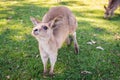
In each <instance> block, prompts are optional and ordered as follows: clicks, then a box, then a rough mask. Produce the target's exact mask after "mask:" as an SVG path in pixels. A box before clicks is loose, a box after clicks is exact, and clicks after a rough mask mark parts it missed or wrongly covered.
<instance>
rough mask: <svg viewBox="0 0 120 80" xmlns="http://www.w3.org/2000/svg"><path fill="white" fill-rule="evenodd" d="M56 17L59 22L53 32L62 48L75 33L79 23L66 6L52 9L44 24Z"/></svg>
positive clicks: (47, 14) (45, 17)
mask: <svg viewBox="0 0 120 80" xmlns="http://www.w3.org/2000/svg"><path fill="white" fill-rule="evenodd" d="M56 17H58V20H57V21H56V22H55V24H54V26H55V27H56V28H55V29H54V30H53V35H54V37H55V39H56V40H57V42H58V43H59V44H58V45H59V47H61V46H62V43H63V42H64V41H65V39H66V38H67V37H68V35H69V34H73V33H74V32H75V30H76V28H77V22H76V19H75V17H74V15H73V14H72V12H71V11H70V10H69V9H68V8H67V7H64V6H58V7H52V8H51V9H50V10H49V11H48V12H47V13H46V14H45V16H44V17H43V20H42V22H46V23H47V22H49V21H51V20H53V19H54V18H56Z"/></svg>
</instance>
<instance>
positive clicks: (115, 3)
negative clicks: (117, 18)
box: [104, 0, 120, 19]
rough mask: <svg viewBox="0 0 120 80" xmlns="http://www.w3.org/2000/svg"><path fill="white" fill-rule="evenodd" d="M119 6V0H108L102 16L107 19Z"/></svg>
mask: <svg viewBox="0 0 120 80" xmlns="http://www.w3.org/2000/svg"><path fill="white" fill-rule="evenodd" d="M119 6H120V0H109V3H108V7H106V6H104V8H105V15H104V18H106V19H108V18H110V17H112V16H113V15H114V11H115V10H116V9H117V8H118V7H119Z"/></svg>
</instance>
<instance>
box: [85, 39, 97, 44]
mask: <svg viewBox="0 0 120 80" xmlns="http://www.w3.org/2000/svg"><path fill="white" fill-rule="evenodd" d="M87 44H89V45H92V44H96V42H95V41H94V40H92V39H91V41H89V42H87Z"/></svg>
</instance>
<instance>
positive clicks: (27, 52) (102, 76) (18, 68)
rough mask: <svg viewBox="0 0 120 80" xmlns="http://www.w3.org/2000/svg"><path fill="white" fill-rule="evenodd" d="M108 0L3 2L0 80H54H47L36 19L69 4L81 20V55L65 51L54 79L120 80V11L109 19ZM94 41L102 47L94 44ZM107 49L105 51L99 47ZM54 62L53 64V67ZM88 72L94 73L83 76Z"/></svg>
mask: <svg viewBox="0 0 120 80" xmlns="http://www.w3.org/2000/svg"><path fill="white" fill-rule="evenodd" d="M107 1H108V0H62V1H61V2H59V3H57V0H2V1H0V80H7V79H10V80H40V79H42V80H44V79H45V80H51V78H50V77H48V76H47V77H46V78H44V77H43V76H42V70H43V65H42V62H41V59H40V56H39V50H38V44H37V41H36V39H35V38H34V37H32V35H31V31H32V28H33V25H32V23H31V21H30V19H29V18H30V16H34V17H36V18H38V19H40V20H42V17H43V16H44V14H45V13H46V12H47V11H48V10H49V8H50V7H53V6H60V5H63V6H66V7H68V8H69V9H70V10H71V11H72V12H73V13H74V14H75V16H76V19H77V21H78V29H77V39H78V43H79V46H80V53H79V54H78V55H75V54H74V51H73V49H74V48H73V46H71V47H67V46H66V45H64V46H63V47H62V48H61V49H60V50H59V55H58V61H57V63H56V65H55V73H56V75H55V77H53V78H52V79H54V80H119V79H120V76H119V75H120V69H119V68H120V40H119V39H116V35H117V36H120V22H119V20H120V16H119V9H118V10H116V11H115V16H114V17H113V18H112V19H111V20H105V19H104V18H103V16H104V7H103V6H104V5H107V3H108V2H107ZM91 40H94V41H95V42H96V44H93V45H88V44H87V42H89V41H91ZM97 46H101V47H103V48H104V50H103V51H102V50H99V49H96V47H97ZM49 67H50V64H49V65H48V68H49ZM83 71H88V72H91V73H90V74H89V73H85V74H84V73H82V72H83Z"/></svg>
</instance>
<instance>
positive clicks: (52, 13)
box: [30, 6, 79, 76]
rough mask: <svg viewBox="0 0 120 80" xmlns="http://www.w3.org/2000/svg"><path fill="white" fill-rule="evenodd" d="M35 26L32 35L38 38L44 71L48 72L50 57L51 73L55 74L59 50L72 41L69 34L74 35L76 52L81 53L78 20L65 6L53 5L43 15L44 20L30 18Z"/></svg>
mask: <svg viewBox="0 0 120 80" xmlns="http://www.w3.org/2000/svg"><path fill="white" fill-rule="evenodd" d="M30 19H31V21H32V23H33V25H34V28H33V30H32V35H33V36H34V37H35V38H36V39H37V41H38V44H39V50H40V55H41V59H42V62H43V67H44V71H43V74H46V73H47V62H48V59H50V64H51V67H50V71H49V75H51V76H52V75H53V74H54V72H53V70H54V65H55V63H56V60H57V55H58V50H59V49H60V48H61V46H62V44H63V43H64V42H65V41H66V42H67V44H68V45H69V44H70V43H71V40H70V37H69V35H71V36H72V39H73V42H74V48H75V52H76V53H79V46H78V43H77V39H76V29H77V21H76V19H75V16H74V15H73V13H72V12H71V11H70V10H69V9H68V8H67V7H64V6H58V7H52V8H51V9H49V11H48V12H47V13H46V14H45V15H44V16H43V19H42V21H39V20H37V19H36V18H34V17H31V18H30Z"/></svg>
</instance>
